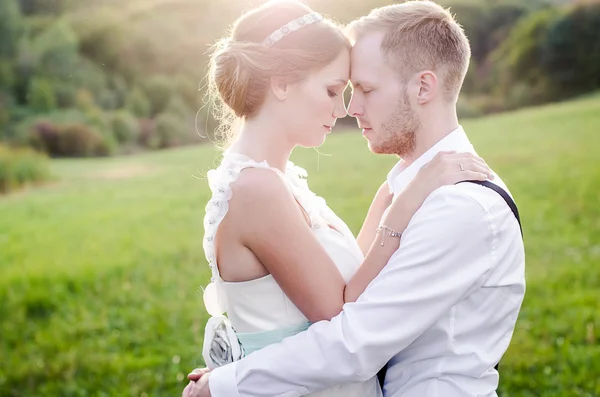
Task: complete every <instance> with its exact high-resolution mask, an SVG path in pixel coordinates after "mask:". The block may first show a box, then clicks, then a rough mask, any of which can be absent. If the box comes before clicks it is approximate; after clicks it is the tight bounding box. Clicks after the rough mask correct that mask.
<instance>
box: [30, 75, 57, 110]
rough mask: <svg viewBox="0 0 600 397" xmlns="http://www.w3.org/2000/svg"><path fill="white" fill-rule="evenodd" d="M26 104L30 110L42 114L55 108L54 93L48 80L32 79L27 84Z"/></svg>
mask: <svg viewBox="0 0 600 397" xmlns="http://www.w3.org/2000/svg"><path fill="white" fill-rule="evenodd" d="M27 102H28V103H29V106H31V108H32V109H34V110H36V111H38V112H40V113H44V112H49V111H50V110H53V109H55V108H56V102H57V101H56V93H55V92H54V87H53V86H52V83H51V82H50V81H49V80H46V79H43V78H34V79H32V80H31V82H30V83H29V90H28V93H27Z"/></svg>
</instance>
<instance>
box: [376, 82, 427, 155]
mask: <svg viewBox="0 0 600 397" xmlns="http://www.w3.org/2000/svg"><path fill="white" fill-rule="evenodd" d="M420 125H421V122H420V121H419V117H418V115H417V113H416V112H415V111H414V109H413V108H412V107H411V106H410V101H409V98H408V90H407V89H406V87H404V90H403V91H402V95H401V97H400V101H398V104H397V105H396V108H395V109H394V111H393V112H392V114H391V115H390V117H389V119H388V120H387V121H386V122H385V123H383V124H382V125H381V139H379V140H378V142H376V143H375V144H372V148H371V150H372V151H373V152H374V153H378V154H396V155H398V156H400V157H407V156H409V155H410V154H411V153H413V152H414V150H415V147H416V144H417V131H418V129H419V127H420Z"/></svg>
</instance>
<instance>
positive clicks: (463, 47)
mask: <svg viewBox="0 0 600 397" xmlns="http://www.w3.org/2000/svg"><path fill="white" fill-rule="evenodd" d="M347 31H348V34H349V35H350V37H351V39H352V40H353V41H356V40H358V39H359V38H360V37H361V36H363V35H365V34H366V33H370V32H384V34H385V36H384V39H383V42H382V44H381V50H382V51H383V54H384V57H385V59H386V61H387V63H388V64H389V65H390V66H392V67H393V68H395V69H396V70H398V72H399V73H400V77H401V78H403V79H405V78H408V76H409V75H410V74H413V73H417V72H419V71H423V70H432V71H435V72H436V73H437V74H438V76H439V77H440V78H441V83H442V89H443V97H444V99H445V100H446V101H448V102H451V101H456V99H457V98H458V94H459V92H460V89H461V87H462V84H463V81H464V78H465V75H466V74H467V69H468V68H469V60H470V58H471V48H470V45H469V40H468V39H467V36H466V35H465V33H464V31H463V29H462V27H461V26H460V25H459V24H458V22H456V20H455V19H454V17H453V16H452V14H450V12H449V11H448V10H446V9H444V8H443V7H441V6H440V5H438V4H436V3H434V2H432V1H428V0H412V1H407V2H406V3H403V4H394V5H389V6H385V7H381V8H376V9H374V10H373V11H371V12H370V13H369V15H367V16H364V17H362V18H360V19H357V20H355V21H353V22H352V23H350V24H349V25H348V26H347Z"/></svg>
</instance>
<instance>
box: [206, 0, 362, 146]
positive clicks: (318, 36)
mask: <svg viewBox="0 0 600 397" xmlns="http://www.w3.org/2000/svg"><path fill="white" fill-rule="evenodd" d="M346 49H350V42H349V40H348V39H347V38H346V36H345V35H344V34H343V31H342V29H341V28H340V27H339V26H338V25H336V24H335V23H334V22H332V21H331V20H328V19H326V18H323V17H322V16H321V15H320V14H317V13H315V12H314V11H313V10H311V9H310V7H308V6H307V5H305V4H303V3H300V2H298V1H293V0H274V1H269V2H267V3H265V4H263V5H261V6H259V7H257V8H255V9H253V10H251V11H248V12H246V13H245V14H243V15H242V16H241V17H240V18H238V19H237V20H236V21H235V23H234V24H233V26H232V28H231V33H230V34H229V35H227V36H226V37H224V38H222V39H221V40H219V41H218V42H217V43H216V44H215V46H214V47H213V51H212V53H211V57H210V71H209V75H208V81H209V88H210V90H209V92H210V95H211V98H212V99H214V100H216V101H217V103H216V107H215V108H214V110H215V111H214V115H215V117H216V118H217V120H218V121H220V123H221V125H220V128H219V131H218V132H219V133H220V134H221V135H223V136H224V138H225V139H226V140H229V139H230V138H232V136H231V135H232V134H233V132H232V128H231V126H232V123H233V122H235V121H236V120H243V119H246V118H251V117H252V116H254V115H256V114H257V113H258V111H259V110H260V108H261V106H262V104H263V102H264V101H265V97H266V95H267V92H268V89H269V87H270V80H271V78H277V79H281V80H283V81H286V82H287V83H297V82H300V81H302V80H303V79H304V78H305V77H306V76H307V75H308V74H309V73H310V72H311V71H314V70H319V69H320V68H322V67H324V66H326V65H328V64H329V63H331V62H332V61H333V60H335V59H336V58H337V56H338V55H339V54H340V52H341V51H342V50H346Z"/></svg>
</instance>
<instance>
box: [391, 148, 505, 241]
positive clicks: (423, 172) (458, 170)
mask: <svg viewBox="0 0 600 397" xmlns="http://www.w3.org/2000/svg"><path fill="white" fill-rule="evenodd" d="M487 179H494V176H493V173H492V170H491V169H490V167H488V165H487V164H486V162H485V161H484V160H483V159H482V158H481V157H479V156H477V155H475V154H472V153H456V152H440V153H438V154H437V155H436V156H435V157H434V158H433V160H431V161H430V162H429V163H427V164H426V165H424V166H423V167H421V169H420V170H419V172H418V173H417V175H416V177H415V178H414V179H413V180H412V181H411V182H410V183H409V184H408V186H407V187H406V189H404V191H402V193H400V194H399V195H398V196H397V197H396V199H395V200H394V201H393V203H392V206H391V207H390V212H389V213H388V217H387V219H389V220H388V221H387V222H388V223H391V222H394V220H395V221H396V223H398V225H396V226H398V227H399V229H395V230H403V227H406V224H408V221H409V220H410V217H412V215H414V214H415V213H416V212H417V210H418V209H419V208H420V207H421V205H422V204H423V202H424V201H425V199H427V197H428V196H429V195H430V194H431V193H433V191H434V190H436V189H438V188H440V187H442V186H447V185H454V184H455V183H458V182H462V181H472V180H475V181H485V180H487ZM407 216H409V218H407ZM388 226H389V225H388Z"/></svg>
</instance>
